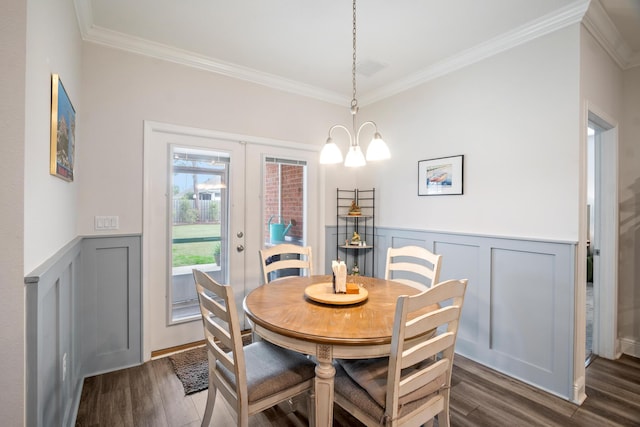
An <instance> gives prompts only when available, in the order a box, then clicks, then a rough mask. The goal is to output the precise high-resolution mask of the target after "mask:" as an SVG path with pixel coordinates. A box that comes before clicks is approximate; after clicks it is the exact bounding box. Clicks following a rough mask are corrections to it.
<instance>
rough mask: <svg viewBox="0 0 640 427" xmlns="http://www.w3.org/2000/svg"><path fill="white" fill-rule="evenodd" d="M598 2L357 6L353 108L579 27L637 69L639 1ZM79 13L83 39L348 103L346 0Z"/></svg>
mask: <svg viewBox="0 0 640 427" xmlns="http://www.w3.org/2000/svg"><path fill="white" fill-rule="evenodd" d="M594 2H595V4H592V5H591V7H589V4H590V2H589V0H535V1H531V0H482V1H478V0H456V1H443V0H399V1H394V2H391V1H389V0H366V1H361V2H360V3H359V4H358V5H357V64H358V65H357V70H358V77H357V90H358V92H357V94H358V100H359V101H360V104H366V103H369V102H373V101H376V100H378V99H382V98H385V97H387V96H390V95H393V94H395V93H398V92H400V91H402V90H406V89H408V88H410V87H413V86H415V85H417V84H420V83H423V82H425V81H428V80H430V79H433V78H435V77H437V76H439V75H443V74H446V73H448V72H451V71H453V70H455V69H458V68H461V67H463V66H465V65H468V64H470V63H473V62H476V61H479V60H481V59H483V58H486V57H488V56H491V55H493V54H495V53H498V52H500V51H503V50H506V49H509V48H511V47H513V46H516V45H518V44H521V43H524V42H526V41H528V40H531V39H533V38H536V37H540V36H542V35H544V34H547V33H549V32H552V31H555V30H557V29H560V28H563V27H565V26H567V25H570V24H573V23H576V22H579V21H581V20H583V18H584V21H585V25H586V26H587V28H588V29H589V31H590V32H592V34H594V35H596V38H597V39H598V40H599V41H600V39H602V40H604V42H602V41H601V43H603V45H604V44H607V43H608V44H609V45H610V47H609V49H608V50H610V53H611V54H612V56H613V57H614V59H615V60H616V62H617V63H618V65H620V66H621V67H622V68H629V67H631V66H637V65H640V0H599V2H598V1H597V0H593V1H592V2H591V3H594ZM75 4H76V11H77V14H78V22H79V23H80V29H81V33H82V37H83V39H84V40H87V41H90V42H95V43H99V44H104V45H108V46H112V47H116V48H120V49H125V50H128V51H132V52H136V53H140V54H144V55H149V56H152V57H157V58H161V59H165V60H169V61H173V62H178V63H183V64H186V65H189V66H193V67H197V68H201V69H205V70H210V71H213V72H217V73H221V74H225V75H229V76H233V77H236V78H241V79H244V80H248V81H253V82H256V83H260V84H265V85H268V86H271V87H275V88H278V89H282V90H287V91H290V92H294V93H299V94H303V95H306V96H312V97H315V98H318V99H322V100H325V101H329V102H335V103H346V104H348V103H349V101H350V99H351V95H352V86H351V85H352V81H351V61H352V12H353V11H352V4H351V2H349V1H348V0H325V1H300V0H268V1H267V0H244V1H232V0H227V1H222V0H189V1H184V0H182V1H180V0H136V1H131V0H75ZM587 8H589V10H588V12H587ZM594 11H595V12H594ZM585 13H587V17H589V19H587V17H585ZM596 33H598V34H596ZM605 48H606V47H605Z"/></svg>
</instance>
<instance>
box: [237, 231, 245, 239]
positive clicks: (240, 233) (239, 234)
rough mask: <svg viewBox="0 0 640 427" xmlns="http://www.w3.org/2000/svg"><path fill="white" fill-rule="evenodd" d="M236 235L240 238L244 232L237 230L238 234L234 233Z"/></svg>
mask: <svg viewBox="0 0 640 427" xmlns="http://www.w3.org/2000/svg"><path fill="white" fill-rule="evenodd" d="M236 236H238V237H239V238H240V239H242V238H243V237H244V233H243V232H242V231H238V234H236Z"/></svg>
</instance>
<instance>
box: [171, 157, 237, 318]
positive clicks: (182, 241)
mask: <svg viewBox="0 0 640 427" xmlns="http://www.w3.org/2000/svg"><path fill="white" fill-rule="evenodd" d="M171 154H172V155H171V158H172V165H171V177H172V180H171V186H170V191H171V194H172V198H171V209H170V211H171V224H170V227H169V228H170V233H171V242H172V243H171V286H170V292H169V293H170V298H169V299H168V300H169V301H170V306H169V313H170V317H169V318H170V322H169V323H177V322H182V321H187V320H193V319H198V318H199V316H200V308H199V305H198V296H197V293H196V290H195V285H194V281H193V275H192V269H194V268H197V269H199V270H202V271H205V272H206V273H208V274H209V275H210V276H211V277H212V278H213V279H215V280H216V281H218V282H220V283H226V282H227V276H228V273H227V272H228V269H227V262H226V260H227V242H228V239H227V236H228V220H227V218H228V206H229V203H228V194H229V191H228V188H227V183H228V182H229V155H228V154H226V153H222V152H216V151H212V150H202V149H193V148H186V147H176V146H174V147H172V153H171Z"/></svg>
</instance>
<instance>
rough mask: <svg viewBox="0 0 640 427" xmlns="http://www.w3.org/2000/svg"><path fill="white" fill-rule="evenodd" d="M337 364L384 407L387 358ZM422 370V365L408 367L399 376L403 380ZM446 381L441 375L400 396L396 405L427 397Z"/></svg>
mask: <svg viewBox="0 0 640 427" xmlns="http://www.w3.org/2000/svg"><path fill="white" fill-rule="evenodd" d="M338 363H339V364H340V365H341V366H342V367H343V368H344V370H345V372H346V373H347V375H349V377H350V378H351V379H352V380H353V381H354V382H355V383H356V384H358V385H359V386H360V387H362V388H363V389H364V390H366V391H367V393H368V394H369V395H370V396H371V398H372V399H373V400H374V401H375V402H376V403H377V404H378V405H380V406H382V407H383V408H384V407H385V406H386V399H387V376H388V372H389V358H388V357H382V358H377V359H357V360H347V359H340V360H338ZM424 368H425V365H424V364H419V365H416V366H415V367H408V368H405V369H403V370H402V372H401V373H400V376H401V378H405V377H406V376H408V375H410V374H412V373H414V372H415V371H416V370H418V369H424ZM446 381H447V378H446V376H445V374H442V375H440V376H438V377H437V378H436V379H435V380H433V381H431V382H429V383H428V384H426V385H425V386H423V387H420V388H419V389H417V390H414V391H412V392H411V393H409V394H407V395H404V396H400V398H399V399H398V404H399V405H400V406H402V405H406V404H407V403H410V402H413V401H416V400H419V399H422V398H424V397H427V396H429V395H430V394H433V393H435V392H436V391H438V390H439V389H440V388H442V387H444V385H445V384H446Z"/></svg>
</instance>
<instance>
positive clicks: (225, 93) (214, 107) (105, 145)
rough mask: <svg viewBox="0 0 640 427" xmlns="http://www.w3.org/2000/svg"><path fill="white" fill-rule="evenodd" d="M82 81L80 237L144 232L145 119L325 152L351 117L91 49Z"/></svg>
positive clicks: (260, 89) (222, 79) (215, 77)
mask: <svg viewBox="0 0 640 427" xmlns="http://www.w3.org/2000/svg"><path fill="white" fill-rule="evenodd" d="M82 79H83V82H82V94H83V107H84V108H85V111H86V114H84V115H83V117H82V122H83V129H82V130H81V131H80V138H79V141H80V143H81V144H82V149H83V152H82V158H81V159H79V161H80V162H81V164H80V165H79V168H82V170H83V171H87V173H86V174H85V175H83V180H82V182H81V185H80V190H79V191H80V193H79V197H80V199H81V200H82V203H81V204H80V206H79V216H78V227H79V233H80V234H82V235H105V234H139V233H141V232H142V227H143V225H142V200H143V197H142V196H143V170H142V166H143V157H142V156H143V123H144V121H145V120H150V121H154V122H159V123H168V124H174V125H181V126H188V127H193V128H200V129H206V130H214V131H220V132H226V133H231V134H239V135H249V136H258V137H264V138H270V139H275V140H283V141H294V142H298V143H304V144H312V145H317V146H320V145H321V144H322V143H323V142H324V140H323V139H320V138H319V135H326V132H327V129H329V127H330V126H331V125H332V124H334V123H335V122H336V121H338V120H340V119H342V118H343V117H344V119H345V120H346V119H348V116H349V112H348V109H347V108H346V107H342V106H339V105H334V104H329V103H326V102H322V101H318V100H314V99H310V98H307V97H303V96H299V95H295V94H291V93H287V92H282V91H278V90H274V89H270V88H267V87H264V86H261V85H257V84H253V83H249V82H246V81H242V80H238V79H234V78H231V77H226V76H223V75H220V74H215V73H212V72H208V71H203V70H199V69H195V68H192V67H187V66H184V65H180V64H176V63H172V62H167V61H162V60H158V59H154V58H150V57H146V56H142V55H137V54H133V53H129V52H125V51H121V50H117V49H112V48H107V47H104V46H100V45H96V44H93V43H88V42H86V43H84V45H83V66H82ZM309 197H313V198H315V197H318V198H319V199H320V200H322V199H321V198H320V196H319V195H318V194H310V195H309ZM96 215H116V216H119V226H120V228H119V229H118V230H111V231H100V232H97V231H95V230H94V216H96Z"/></svg>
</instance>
